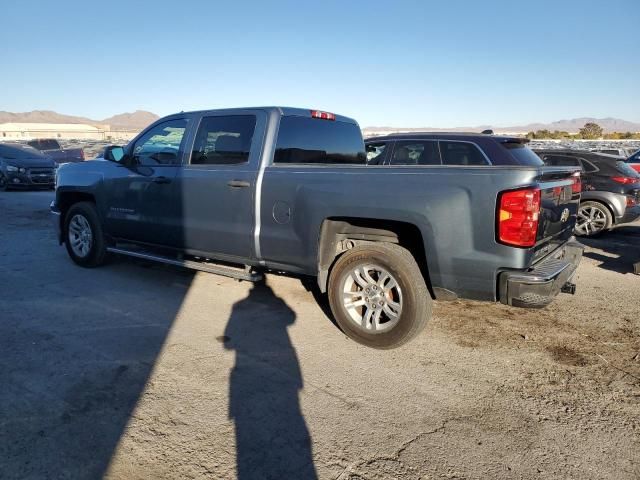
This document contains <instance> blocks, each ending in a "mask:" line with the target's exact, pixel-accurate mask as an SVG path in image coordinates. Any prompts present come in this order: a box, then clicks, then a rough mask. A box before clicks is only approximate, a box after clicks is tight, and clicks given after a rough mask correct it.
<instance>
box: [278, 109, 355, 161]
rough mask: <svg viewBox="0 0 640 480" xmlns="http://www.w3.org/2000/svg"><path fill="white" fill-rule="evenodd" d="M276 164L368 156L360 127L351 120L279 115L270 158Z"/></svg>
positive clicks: (349, 159) (345, 159) (347, 159)
mask: <svg viewBox="0 0 640 480" xmlns="http://www.w3.org/2000/svg"><path fill="white" fill-rule="evenodd" d="M273 161H274V163H278V164H291V163H297V164H301V163H302V164H356V165H364V164H366V161H367V156H366V153H365V149H364V141H363V140H362V133H361V132H360V128H358V126H357V125H355V124H353V123H347V122H339V121H329V120H320V119H316V118H308V117H294V116H290V117H282V119H281V120H280V129H279V131H278V141H277V143H276V153H275V156H274V159H273Z"/></svg>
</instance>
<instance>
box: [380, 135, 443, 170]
mask: <svg viewBox="0 0 640 480" xmlns="http://www.w3.org/2000/svg"><path fill="white" fill-rule="evenodd" d="M390 163H391V165H441V163H440V152H438V142H435V141H418V142H416V141H404V142H396V146H395V148H394V149H393V157H392V158H391V162H390Z"/></svg>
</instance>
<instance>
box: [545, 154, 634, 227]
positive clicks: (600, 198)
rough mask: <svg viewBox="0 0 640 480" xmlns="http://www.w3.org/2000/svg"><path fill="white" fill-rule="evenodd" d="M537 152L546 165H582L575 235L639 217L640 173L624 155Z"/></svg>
mask: <svg viewBox="0 0 640 480" xmlns="http://www.w3.org/2000/svg"><path fill="white" fill-rule="evenodd" d="M536 153H537V154H538V155H540V157H541V158H542V160H543V161H544V163H545V164H546V165H549V166H571V167H580V168H581V169H582V196H581V199H580V209H579V211H578V220H577V222H576V233H577V234H578V235H581V236H593V235H598V234H601V233H604V232H606V231H608V230H610V229H611V228H613V227H614V226H616V225H621V224H623V223H628V222H632V221H634V220H636V219H637V218H639V217H640V175H639V174H638V172H636V171H635V170H633V169H632V168H631V167H630V166H629V165H628V164H627V163H625V161H624V159H622V158H620V157H618V156H612V155H606V154H602V153H594V152H588V151H577V150H563V151H557V150H548V151H545V150H537V151H536Z"/></svg>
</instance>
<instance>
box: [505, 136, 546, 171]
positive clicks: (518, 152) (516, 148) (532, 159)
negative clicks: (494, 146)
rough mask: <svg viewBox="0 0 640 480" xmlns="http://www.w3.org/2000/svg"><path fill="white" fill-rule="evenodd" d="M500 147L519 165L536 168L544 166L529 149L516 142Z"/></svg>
mask: <svg viewBox="0 0 640 480" xmlns="http://www.w3.org/2000/svg"><path fill="white" fill-rule="evenodd" d="M502 146H503V147H504V148H506V149H507V150H509V152H510V153H511V155H513V156H514V157H516V160H517V161H518V163H519V164H520V165H527V166H533V167H538V166H541V165H544V162H543V161H542V160H541V159H540V157H539V156H538V155H536V154H535V153H534V151H533V150H531V149H530V148H529V147H527V146H525V145H523V144H522V143H518V142H506V143H503V144H502Z"/></svg>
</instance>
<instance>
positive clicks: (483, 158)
mask: <svg viewBox="0 0 640 480" xmlns="http://www.w3.org/2000/svg"><path fill="white" fill-rule="evenodd" d="M528 142H529V140H528V139H526V138H519V137H509V136H500V135H487V134H479V133H445V132H425V133H397V134H393V135H385V136H382V137H371V138H367V139H365V145H366V148H367V164H368V165H416V166H419V165H430V166H438V165H441V166H462V167H470V166H486V165H523V166H541V165H543V163H542V161H541V160H540V158H539V157H538V156H537V155H536V154H535V153H533V151H532V150H531V149H530V148H528V147H526V146H525V144H526V143H528Z"/></svg>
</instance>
